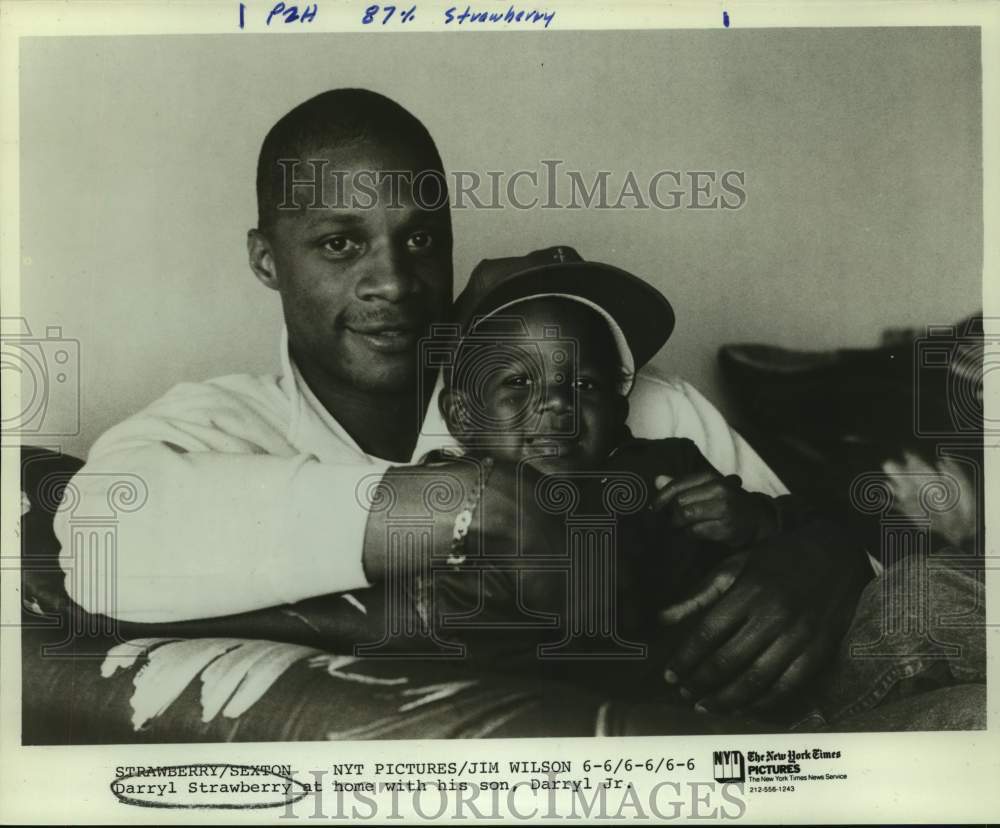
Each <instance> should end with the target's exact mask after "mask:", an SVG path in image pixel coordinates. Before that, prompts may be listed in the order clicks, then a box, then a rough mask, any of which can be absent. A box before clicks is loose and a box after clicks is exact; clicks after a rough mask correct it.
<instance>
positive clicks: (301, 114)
mask: <svg viewBox="0 0 1000 828" xmlns="http://www.w3.org/2000/svg"><path fill="white" fill-rule="evenodd" d="M342 144H360V145H366V144H367V145H369V146H373V147H380V148H385V149H389V150H394V151H399V152H402V153H405V155H406V156H407V157H409V158H412V159H413V160H414V161H415V162H416V163H417V164H418V165H419V170H416V169H415V171H423V170H430V171H434V172H437V173H441V175H442V180H443V174H444V165H443V164H442V163H441V156H440V155H439V154H438V150H437V147H436V146H435V144H434V139H433V138H431V135H430V133H429V132H428V131H427V128H426V127H425V126H424V125H423V124H422V123H421V122H420V120H419V119H417V118H416V117H415V116H414V115H413V114H412V113H411V112H409V111H408V110H406V109H405V108H403V107H402V106H400V105H399V104H398V103H396V102H395V101H394V100H392V99H391V98H387V97H386V96H385V95H380V94H379V93H378V92H372V91H371V90H370V89H331V90H329V91H328V92H322V93H320V94H319V95H316V96H315V97H314V98H310V99H309V100H307V101H304V102H303V103H300V104H299V105H298V106H297V107H295V108H294V109H293V110H291V111H290V112H288V113H287V114H286V115H284V116H283V117H282V118H280V119H279V120H278V122H277V123H276V124H275V125H274V126H273V127H271V129H270V131H269V132H268V133H267V135H266V136H265V138H264V143H263V144H261V148H260V155H259V156H258V159H257V226H258V227H259V228H260V229H266V228H267V227H268V226H269V225H270V224H271V222H273V220H274V218H275V217H276V213H277V205H278V204H279V203H281V202H282V200H283V198H284V193H283V188H284V186H285V179H284V170H283V169H282V167H281V165H280V164H279V163H278V162H279V161H280V160H281V159H306V157H307V156H308V154H309V153H316V152H319V151H320V150H324V149H328V148H330V147H335V146H338V145H342Z"/></svg>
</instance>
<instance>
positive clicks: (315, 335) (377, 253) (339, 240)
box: [251, 147, 452, 393]
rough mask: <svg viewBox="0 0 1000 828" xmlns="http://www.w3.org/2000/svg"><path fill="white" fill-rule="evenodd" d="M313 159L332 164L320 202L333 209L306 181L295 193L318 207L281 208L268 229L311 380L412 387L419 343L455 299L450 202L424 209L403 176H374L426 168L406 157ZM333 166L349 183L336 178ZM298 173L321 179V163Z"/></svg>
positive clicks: (366, 153)
mask: <svg viewBox="0 0 1000 828" xmlns="http://www.w3.org/2000/svg"><path fill="white" fill-rule="evenodd" d="M312 159H321V160H325V161H326V162H327V163H326V167H325V169H324V172H325V175H324V176H323V178H322V180H323V183H324V190H323V194H322V197H321V198H320V199H319V201H321V202H322V203H323V205H325V206H313V203H314V201H313V193H312V192H311V191H310V190H309V188H302V187H301V186H300V187H298V188H296V190H295V191H294V195H295V198H296V200H297V201H298V203H299V204H301V205H308V206H304V207H300V208H299V209H289V210H279V211H277V212H278V217H277V219H276V220H275V221H274V222H273V223H272V227H271V228H269V230H268V232H267V233H266V247H267V250H268V254H269V255H270V257H271V258H270V263H269V264H270V265H271V267H272V268H273V276H274V282H275V283H274V284H269V286H272V287H275V288H276V289H277V290H278V291H279V292H280V293H281V302H282V309H283V312H284V317H285V324H286V326H287V328H288V339H289V348H290V350H291V352H292V354H293V356H294V357H295V360H296V363H297V364H298V365H299V368H300V369H301V370H302V371H303V373H305V374H306V375H307V377H309V376H315V375H317V374H320V375H321V376H322V377H323V378H324V379H326V380H327V381H332V382H334V383H337V384H341V385H346V386H348V387H351V388H354V389H357V390H359V391H362V392H367V393H394V392H404V391H407V390H410V389H412V388H413V387H414V386H415V385H416V382H417V376H418V372H419V369H418V356H419V354H418V350H419V349H418V344H419V341H420V339H421V338H422V337H424V336H426V335H427V333H428V330H429V326H430V325H431V324H432V323H433V322H437V321H439V320H440V319H442V318H443V317H444V314H445V312H446V310H447V308H448V305H449V303H450V301H451V292H452V262H451V254H452V245H451V224H450V219H449V215H448V211H447V210H448V208H447V206H445V207H444V208H443V209H441V210H437V211H428V210H422V209H420V208H418V206H417V205H416V204H414V201H413V199H412V198H411V195H410V192H409V188H408V187H407V186H405V185H403V186H400V185H399V177H397V180H396V183H395V184H392V183H391V182H390V181H389V180H388V178H385V177H383V180H382V181H381V183H379V182H378V181H376V179H375V176H374V175H367V173H369V172H375V173H378V172H382V171H385V170H410V169H411V168H412V169H413V170H414V174H415V173H417V172H420V171H421V170H422V167H420V166H419V165H417V164H416V163H415V162H414V161H413V160H412V159H410V158H407V157H406V156H405V154H404V153H395V152H390V151H387V150H380V149H379V148H377V147H374V148H367V149H364V148H357V149H352V148H350V147H338V148H334V149H332V150H324V151H318V152H315V153H310V154H309V159H308V160H310V161H311V160H312ZM333 171H336V172H337V174H338V176H340V177H341V180H342V181H344V182H345V184H336V183H335V180H334V177H333V176H332V175H331V173H332V172H333ZM345 173H346V175H344V174H345ZM294 177H295V180H298V181H301V180H303V179H309V178H311V177H312V166H311V165H310V164H307V163H303V164H300V165H299V167H298V169H296V170H295V176H294ZM390 186H394V187H395V189H396V192H395V194H393V193H392V192H390ZM435 197H436V196H426V197H425V203H430V202H433V200H434V198H435ZM355 200H356V201H355ZM352 201H353V202H354V203H352ZM372 202H374V203H373V204H372V206H370V207H368V206H367V205H368V204H371V203H372ZM253 255H254V254H253V243H251V258H252V259H253ZM264 264H268V263H267V262H265V263H264ZM254 269H255V271H257V272H258V275H260V271H259V269H258V267H255V268H254Z"/></svg>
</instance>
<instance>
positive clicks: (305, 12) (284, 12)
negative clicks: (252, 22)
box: [267, 2, 319, 26]
mask: <svg viewBox="0 0 1000 828" xmlns="http://www.w3.org/2000/svg"><path fill="white" fill-rule="evenodd" d="M318 10H319V7H318V5H317V4H316V3H313V4H312V5H311V6H304V7H303V9H302V14H299V7H298V6H286V5H285V4H284V3H280V2H279V3H275V4H274V8H272V9H271V13H270V14H269V15H268V16H267V25H268V26H270V25H271V20H272V19H273V18H274V17H275V16H276V15H281V16H282V17H284V18H285V19H284V20H282V21H281V22H282V23H296V22H298V23H311V22H312V21H313V20H315V19H316V12H317V11H318Z"/></svg>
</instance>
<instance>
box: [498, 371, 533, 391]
mask: <svg viewBox="0 0 1000 828" xmlns="http://www.w3.org/2000/svg"><path fill="white" fill-rule="evenodd" d="M533 384H534V383H532V381H531V377H529V376H528V375H527V374H512V375H511V376H509V377H507V379H506V380H504V385H507V386H509V387H510V388H530V387H531V386H532V385H533Z"/></svg>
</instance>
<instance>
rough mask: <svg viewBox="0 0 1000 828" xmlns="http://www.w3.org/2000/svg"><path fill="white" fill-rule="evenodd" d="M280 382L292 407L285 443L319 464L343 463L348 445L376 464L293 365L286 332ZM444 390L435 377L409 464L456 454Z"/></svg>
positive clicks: (282, 339) (283, 334)
mask: <svg viewBox="0 0 1000 828" xmlns="http://www.w3.org/2000/svg"><path fill="white" fill-rule="evenodd" d="M280 350H281V353H280V360H281V378H280V379H279V385H280V387H281V390H282V391H283V392H284V394H285V396H286V397H287V398H288V400H289V402H290V404H291V418H290V421H289V433H288V439H289V441H290V442H291V443H292V445H294V446H296V447H297V448H299V449H300V450H302V451H304V452H307V453H309V454H313V455H315V456H316V457H317V458H319V459H320V460H329V461H333V460H335V459H340V460H342V459H343V446H344V445H347V446H348V447H350V448H351V449H352V450H353V451H354V453H356V454H357V455H358V457H359V459H360V458H364V459H367V460H377V459H379V458H373V457H372V456H371V455H368V454H365V452H364V451H363V450H362V449H361V447H360V446H359V445H358V444H357V442H355V440H354V438H353V437H351V435H350V434H349V433H348V432H347V430H346V429H345V428H344V427H343V426H342V425H341V424H340V423H339V422H338V421H337V419H336V417H334V415H333V414H331V413H330V412H329V411H328V410H327V409H326V407H325V406H324V405H323V404H322V403H321V402H320V401H319V399H318V398H317V397H316V395H315V394H314V393H313V390H312V389H311V388H310V387H309V384H308V383H307V382H306V381H305V379H304V378H303V376H302V373H301V372H300V371H299V369H298V367H297V366H296V365H295V363H294V362H293V361H292V356H291V353H290V352H289V350H288V329H287V328H285V327H284V326H282V329H281V345H280ZM443 387H444V381H443V379H442V378H441V377H440V376H438V378H437V381H436V382H435V384H434V393H433V394H432V395H431V400H430V403H429V405H428V407H427V413H426V416H425V417H424V422H423V424H422V426H421V429H420V434H419V436H418V437H417V445H416V448H415V449H414V452H413V458H412V460H411V462H413V463H418V462H420V460H421V459H422V458H423V457H424V456H426V455H427V453H428V452H430V451H435V450H437V449H449V450H457V449H458V448H459V447H458V444H457V443H456V442H455V439H454V438H453V437H452V436H451V435H450V434H449V433H448V429H447V427H446V426H445V423H444V418H443V417H442V416H441V412H440V410H439V409H438V396H439V395H440V394H441V389H442V388H443Z"/></svg>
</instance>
